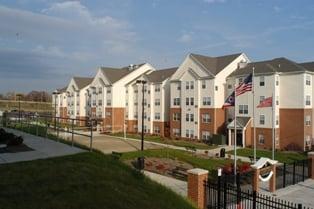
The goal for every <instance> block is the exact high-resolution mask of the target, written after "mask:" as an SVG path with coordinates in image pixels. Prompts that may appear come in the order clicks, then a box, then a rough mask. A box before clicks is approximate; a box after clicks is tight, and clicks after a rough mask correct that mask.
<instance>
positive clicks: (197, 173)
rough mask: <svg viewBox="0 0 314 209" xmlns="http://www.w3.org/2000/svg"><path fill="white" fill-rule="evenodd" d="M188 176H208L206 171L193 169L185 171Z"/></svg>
mask: <svg viewBox="0 0 314 209" xmlns="http://www.w3.org/2000/svg"><path fill="white" fill-rule="evenodd" d="M187 172H188V173H190V174H194V175H198V176H199V175H204V174H208V170H204V169H201V168H193V169H190V170H188V171H187Z"/></svg>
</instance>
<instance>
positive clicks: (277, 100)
mask: <svg viewBox="0 0 314 209" xmlns="http://www.w3.org/2000/svg"><path fill="white" fill-rule="evenodd" d="M276 105H279V96H276Z"/></svg>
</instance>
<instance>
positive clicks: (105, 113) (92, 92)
mask: <svg viewBox="0 0 314 209" xmlns="http://www.w3.org/2000/svg"><path fill="white" fill-rule="evenodd" d="M153 70H155V69H154V68H153V67H152V66H151V65H150V64H148V63H144V64H139V65H129V66H127V67H122V68H111V67H100V68H99V69H98V71H97V74H96V76H95V77H94V79H93V80H92V82H91V84H90V86H89V88H88V90H87V92H86V95H87V100H86V103H87V115H88V116H89V117H91V118H96V119H97V120H98V122H99V124H100V127H101V131H102V132H121V131H123V130H124V128H125V121H126V118H125V116H126V112H125V111H126V110H125V107H126V98H127V97H128V96H127V84H128V83H130V82H132V81H134V80H136V79H137V78H139V77H140V76H141V75H143V74H145V73H148V72H151V71H153Z"/></svg>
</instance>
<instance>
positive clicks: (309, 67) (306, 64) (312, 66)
mask: <svg viewBox="0 0 314 209" xmlns="http://www.w3.org/2000/svg"><path fill="white" fill-rule="evenodd" d="M299 65H301V66H302V67H304V68H305V69H307V70H308V71H311V72H314V62H304V63H299Z"/></svg>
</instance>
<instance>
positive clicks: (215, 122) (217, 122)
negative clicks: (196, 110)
mask: <svg viewBox="0 0 314 209" xmlns="http://www.w3.org/2000/svg"><path fill="white" fill-rule="evenodd" d="M203 114H209V115H210V118H211V121H210V122H209V123H204V122H203V120H202V115H203ZM199 124H200V125H199V138H200V139H201V136H202V132H203V131H209V132H210V133H211V134H218V133H223V132H224V131H225V110H223V109H221V108H200V115H199Z"/></svg>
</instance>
